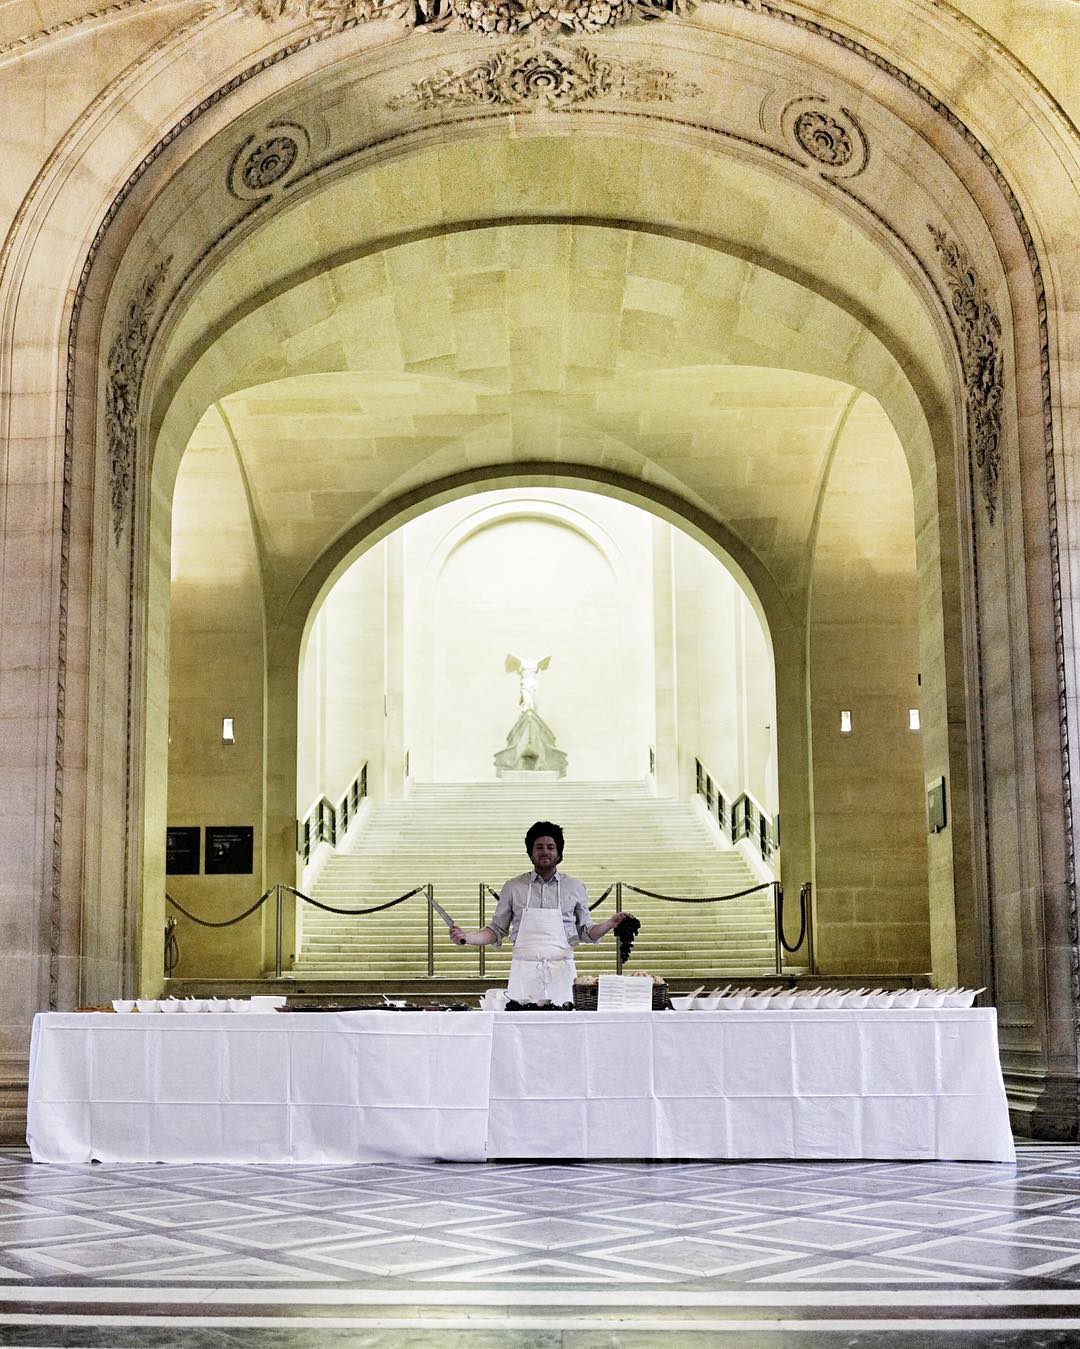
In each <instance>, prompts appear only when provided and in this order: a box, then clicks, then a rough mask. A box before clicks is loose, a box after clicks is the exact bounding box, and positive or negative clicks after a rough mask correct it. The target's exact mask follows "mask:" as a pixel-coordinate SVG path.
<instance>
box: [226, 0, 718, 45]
mask: <svg viewBox="0 0 1080 1349" xmlns="http://www.w3.org/2000/svg"><path fill="white" fill-rule="evenodd" d="M236 2H238V3H239V6H240V8H242V9H243V10H245V11H246V12H247V13H249V14H253V15H255V16H257V17H258V18H261V19H266V20H274V19H304V20H308V21H309V22H311V23H313V24H314V25H315V27H316V28H317V29H318V30H319V31H320V32H322V33H337V32H341V31H343V30H344V29H346V28H355V27H356V26H357V24H361V23H369V22H370V21H371V20H373V19H393V20H396V21H397V22H399V23H402V24H404V25H405V27H406V28H415V29H423V30H425V31H432V30H435V29H448V30H450V31H455V30H456V31H464V32H470V33H485V34H490V35H492V36H495V35H507V34H514V33H525V32H531V33H533V34H536V35H539V36H544V35H547V34H555V33H559V32H562V33H599V32H602V31H603V30H604V29H606V28H614V27H616V26H617V25H619V24H625V23H639V22H643V21H646V20H649V19H662V18H669V17H670V16H671V15H673V14H688V13H690V12H691V11H692V10H694V9H696V8H697V5H698V3H699V0H236Z"/></svg>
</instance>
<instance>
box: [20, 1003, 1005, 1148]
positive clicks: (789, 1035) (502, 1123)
mask: <svg viewBox="0 0 1080 1349" xmlns="http://www.w3.org/2000/svg"><path fill="white" fill-rule="evenodd" d="M27 1138H28V1141H29V1144H30V1150H31V1154H32V1156H33V1157H34V1160H35V1161H41V1162H89V1161H102V1162H139V1161H145V1162H233V1163H250V1162H273V1163H288V1162H307V1163H334V1164H340V1163H347V1162H355V1161H388V1160H399V1159H402V1158H408V1159H413V1160H416V1159H438V1160H446V1161H483V1160H486V1159H490V1158H499V1157H515V1158H528V1157H542V1158H560V1157H561V1158H598V1157H604V1158H744V1159H746V1158H764V1157H800V1158H838V1159H839V1158H871V1157H872V1158H897V1159H907V1160H920V1159H931V1158H938V1159H949V1160H979V1161H1001V1162H1008V1161H1013V1160H1014V1159H1015V1152H1014V1149H1013V1142H1012V1134H1011V1131H1010V1128H1009V1117H1008V1109H1007V1105H1006V1100H1005V1091H1004V1087H1003V1084H1002V1078H1001V1069H1000V1066H999V1062H998V1055H997V1022H996V1016H995V1013H994V1012H993V1010H988V1009H982V1008H974V1009H956V1010H949V1009H945V1010H910V1011H907V1010H896V1009H889V1010H885V1011H863V1010H861V1009H860V1010H851V1011H849V1010H845V1009H838V1010H809V1009H798V1010H791V1011H787V1010H777V1011H768V1010H765V1011H742V1010H739V1011H728V1012H722V1011H716V1012H649V1011H640V1012H517V1013H515V1012H469V1013H466V1012H459V1013H453V1012H415V1013H414V1012H381V1011H359V1012H326V1013H321V1014H314V1013H304V1014H301V1013H288V1012H277V1013H274V1014H272V1015H266V1014H247V1013H218V1014H213V1013H199V1014H192V1015H182V1014H170V1015H163V1014H106V1013H99V1014H94V1013H56V1012H53V1013H41V1014H39V1015H38V1017H37V1018H36V1019H35V1021H34V1029H33V1038H32V1042H31V1055H30V1103H29V1127H28V1130H27Z"/></svg>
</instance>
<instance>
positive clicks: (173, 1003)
mask: <svg viewBox="0 0 1080 1349" xmlns="http://www.w3.org/2000/svg"><path fill="white" fill-rule="evenodd" d="M183 1006H184V1004H183V1003H182V1002H180V1000H179V999H178V998H162V1000H161V1002H160V1003H159V1004H158V1011H159V1012H179V1011H182V1010H183Z"/></svg>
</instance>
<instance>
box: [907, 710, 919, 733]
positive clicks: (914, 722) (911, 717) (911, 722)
mask: <svg viewBox="0 0 1080 1349" xmlns="http://www.w3.org/2000/svg"><path fill="white" fill-rule="evenodd" d="M907 728H908V730H909V731H919V730H922V722H921V721H920V720H919V709H918V708H917V707H909V708H908V714H907Z"/></svg>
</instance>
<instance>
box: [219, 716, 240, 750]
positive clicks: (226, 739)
mask: <svg viewBox="0 0 1080 1349" xmlns="http://www.w3.org/2000/svg"><path fill="white" fill-rule="evenodd" d="M221 743H222V744H223V745H235V744H236V736H235V734H234V732H233V718H232V717H222V719H221Z"/></svg>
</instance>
